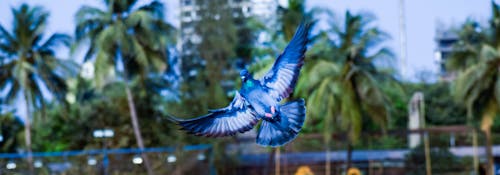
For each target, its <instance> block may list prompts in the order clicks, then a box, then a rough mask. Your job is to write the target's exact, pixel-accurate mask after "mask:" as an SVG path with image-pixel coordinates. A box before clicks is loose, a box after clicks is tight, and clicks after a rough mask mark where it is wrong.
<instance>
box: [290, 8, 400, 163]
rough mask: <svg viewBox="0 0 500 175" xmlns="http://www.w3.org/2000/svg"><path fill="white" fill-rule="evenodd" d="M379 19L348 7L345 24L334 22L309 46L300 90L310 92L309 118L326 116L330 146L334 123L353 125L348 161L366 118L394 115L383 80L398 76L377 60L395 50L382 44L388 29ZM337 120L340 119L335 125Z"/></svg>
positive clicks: (382, 121) (381, 121)
mask: <svg viewBox="0 0 500 175" xmlns="http://www.w3.org/2000/svg"><path fill="white" fill-rule="evenodd" d="M373 21H374V18H372V16H369V15H363V14H351V13H350V12H349V11H347V12H346V13H345V20H344V21H343V22H344V23H343V24H341V25H340V24H335V23H332V29H330V30H328V31H325V32H323V33H322V34H320V35H319V36H318V38H317V39H316V43H317V45H315V46H317V47H315V46H313V47H312V49H311V50H310V51H309V56H308V58H309V61H308V63H306V67H305V68H304V71H303V75H302V76H301V77H300V79H299V81H298V84H297V89H296V92H297V93H298V94H299V95H300V96H303V97H308V98H307V104H308V105H307V106H308V109H307V112H308V118H309V121H308V122H309V123H311V122H312V123H314V122H315V121H318V120H324V121H323V123H324V128H323V129H324V134H325V135H324V139H325V142H326V144H327V147H328V145H329V141H330V139H331V133H332V132H333V131H334V129H338V130H344V131H347V133H348V136H349V137H348V160H347V164H348V167H350V163H351V152H352V145H353V144H354V143H356V141H357V138H358V137H359V135H360V132H361V130H362V128H363V126H362V123H363V120H364V118H366V117H369V118H370V119H371V120H372V121H373V122H375V123H377V124H379V125H380V126H382V128H385V126H386V123H387V121H388V118H389V108H388V107H389V102H388V100H387V96H386V94H385V93H384V92H383V91H382V88H381V86H382V83H383V82H389V81H388V80H394V79H393V77H392V75H390V74H388V73H385V72H383V71H381V70H380V69H379V68H377V66H376V64H375V61H376V60H378V59H383V58H391V57H392V54H391V53H390V52H389V50H387V49H385V48H381V49H377V48H380V47H379V46H380V44H381V43H382V41H384V40H385V39H386V38H387V35H386V34H385V33H383V32H382V31H380V30H379V29H378V28H376V27H370V26H371V24H372V22H373ZM329 36H334V37H335V40H334V39H331V38H330V37H329ZM335 41H338V42H335ZM375 49H376V50H375ZM368 51H370V53H374V54H368ZM325 116H327V117H325ZM336 122H339V124H338V125H334V124H335V123H336ZM334 127H335V128H334Z"/></svg>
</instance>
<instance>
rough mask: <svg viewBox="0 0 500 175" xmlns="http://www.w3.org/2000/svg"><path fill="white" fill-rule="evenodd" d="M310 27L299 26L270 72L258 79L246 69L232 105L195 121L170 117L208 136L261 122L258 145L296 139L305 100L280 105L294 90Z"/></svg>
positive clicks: (304, 112) (220, 135) (232, 133)
mask: <svg viewBox="0 0 500 175" xmlns="http://www.w3.org/2000/svg"><path fill="white" fill-rule="evenodd" d="M309 26H310V25H309V24H304V23H302V24H300V26H299V27H298V29H297V31H296V32H295V35H294V36H293V38H292V40H291V41H290V43H288V46H287V47H286V48H285V51H283V53H282V54H281V55H280V56H279V57H278V58H277V59H276V61H275V62H274V65H273V67H272V68H271V70H269V71H268V72H267V74H266V75H265V76H264V77H263V78H261V79H259V80H256V79H254V78H253V77H252V75H251V74H250V73H249V72H248V71H247V70H245V69H244V70H242V71H241V72H240V76H241V80H242V87H241V89H240V90H239V92H236V95H235V96H234V99H233V101H232V102H231V103H230V104H229V106H227V107H225V108H221V109H215V110H209V114H206V115H204V116H200V117H197V118H192V119H179V118H176V117H173V116H170V119H171V120H172V121H174V122H175V123H177V124H178V125H179V126H180V127H181V129H182V130H185V131H187V132H188V133H191V134H194V135H197V136H205V137H224V136H232V135H235V134H236V133H238V132H239V133H244V132H246V131H249V130H251V129H252V128H253V127H254V126H255V125H257V123H258V122H259V121H262V123H261V124H260V128H259V131H258V134H257V139H256V142H257V144H259V145H262V146H271V147H277V146H281V145H284V144H286V143H288V142H290V141H291V140H293V139H294V138H295V137H296V136H297V134H298V133H299V131H300V130H301V129H302V125H303V124H304V120H305V117H306V108H305V102H304V99H299V100H296V101H290V102H287V103H284V104H281V103H280V102H281V100H283V99H285V98H287V97H288V96H289V95H290V94H291V93H292V92H293V89H294V88H295V85H296V83H297V79H298V77H299V74H300V69H301V68H302V65H303V64H304V54H305V52H306V45H307V42H308V35H309Z"/></svg>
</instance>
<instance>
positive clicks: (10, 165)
mask: <svg viewBox="0 0 500 175" xmlns="http://www.w3.org/2000/svg"><path fill="white" fill-rule="evenodd" d="M16 167H17V165H16V163H15V162H9V163H7V166H6V168H7V169H9V170H12V169H16Z"/></svg>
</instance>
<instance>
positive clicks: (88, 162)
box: [87, 157, 97, 166]
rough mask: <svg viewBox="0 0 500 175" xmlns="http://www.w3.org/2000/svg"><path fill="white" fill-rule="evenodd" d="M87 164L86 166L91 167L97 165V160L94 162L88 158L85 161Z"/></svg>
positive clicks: (93, 159) (91, 158)
mask: <svg viewBox="0 0 500 175" xmlns="http://www.w3.org/2000/svg"><path fill="white" fill-rule="evenodd" d="M87 164H88V165H91V166H93V165H96V164H97V160H95V158H93V157H90V158H89V159H88V160H87Z"/></svg>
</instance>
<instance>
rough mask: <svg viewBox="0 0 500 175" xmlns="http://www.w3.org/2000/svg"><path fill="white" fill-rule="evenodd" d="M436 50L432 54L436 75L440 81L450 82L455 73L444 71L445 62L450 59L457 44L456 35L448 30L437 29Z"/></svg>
mask: <svg viewBox="0 0 500 175" xmlns="http://www.w3.org/2000/svg"><path fill="white" fill-rule="evenodd" d="M435 41H436V50H435V52H434V59H435V60H436V63H437V64H438V69H439V72H438V75H439V80H441V81H451V80H453V79H454V78H455V76H456V74H455V72H451V71H449V70H447V69H446V60H447V59H449V58H450V56H451V54H452V53H453V51H454V49H455V47H454V45H455V44H456V43H457V42H458V35H457V33H456V32H454V31H452V30H450V29H437V30H436V37H435Z"/></svg>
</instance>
